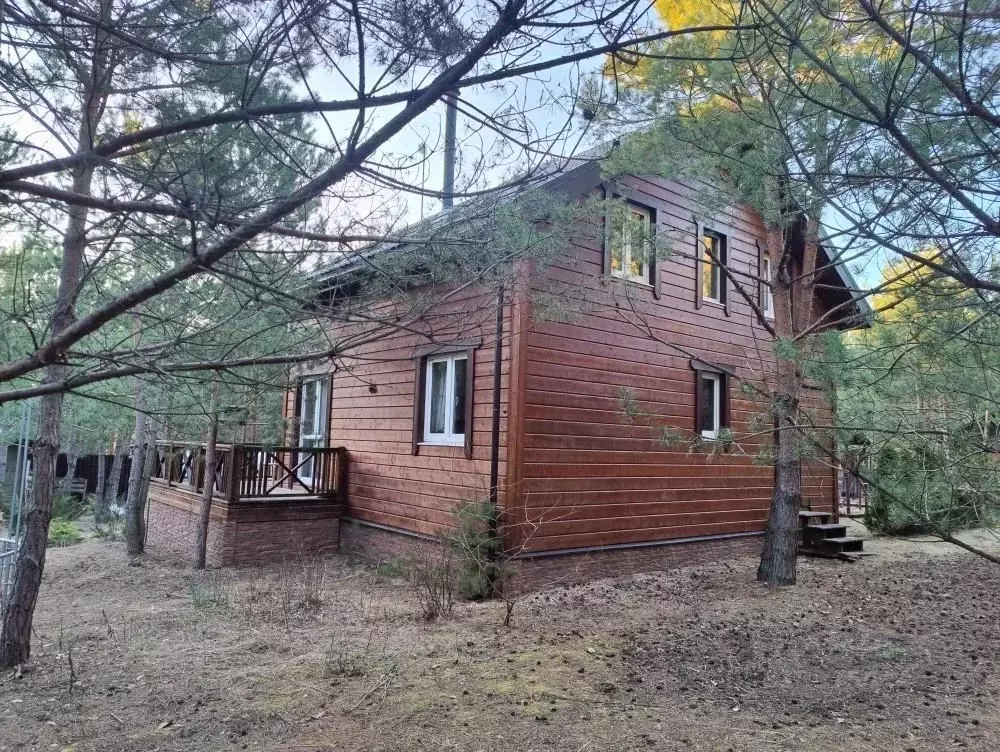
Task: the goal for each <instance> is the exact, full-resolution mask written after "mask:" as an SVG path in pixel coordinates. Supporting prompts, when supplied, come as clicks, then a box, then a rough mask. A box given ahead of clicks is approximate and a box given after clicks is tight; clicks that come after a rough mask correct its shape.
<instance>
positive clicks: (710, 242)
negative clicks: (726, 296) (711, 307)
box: [701, 233, 724, 301]
mask: <svg viewBox="0 0 1000 752" xmlns="http://www.w3.org/2000/svg"><path fill="white" fill-rule="evenodd" d="M702 242H703V243H704V244H705V252H704V255H703V256H702V264H701V275H702V277H701V294H702V297H704V298H707V299H708V300H716V301H718V300H720V296H719V280H720V276H721V273H722V270H721V269H719V266H718V263H721V262H723V261H724V259H723V258H722V255H721V250H722V243H721V242H720V238H719V237H718V236H717V235H709V234H707V233H706V234H705V236H704V237H703V238H702ZM713 257H714V258H715V259H716V260H717V261H713V260H712V259H713ZM717 262H718V263H717Z"/></svg>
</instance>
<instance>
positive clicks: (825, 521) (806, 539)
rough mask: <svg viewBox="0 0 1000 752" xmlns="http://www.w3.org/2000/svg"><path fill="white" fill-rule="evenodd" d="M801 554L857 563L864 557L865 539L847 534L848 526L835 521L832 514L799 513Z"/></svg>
mask: <svg viewBox="0 0 1000 752" xmlns="http://www.w3.org/2000/svg"><path fill="white" fill-rule="evenodd" d="M799 530H800V538H799V553H800V554H803V555H804V556H823V557H826V558H831V559H843V560H845V561H857V560H858V558H860V557H862V556H864V555H865V554H864V550H863V549H864V545H865V542H864V539H863V538H858V537H855V536H853V535H848V534H847V525H842V524H840V523H839V522H834V521H833V514H832V513H830V512H814V511H812V510H811V509H803V510H801V511H800V512H799Z"/></svg>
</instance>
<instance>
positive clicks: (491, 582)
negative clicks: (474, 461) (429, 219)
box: [487, 282, 509, 598]
mask: <svg viewBox="0 0 1000 752" xmlns="http://www.w3.org/2000/svg"><path fill="white" fill-rule="evenodd" d="M503 294H504V286H503V283H502V282H501V283H499V284H498V286H497V302H496V340H495V342H494V343H493V421H492V425H491V426H490V516H489V536H490V540H491V541H492V542H494V543H495V544H498V545H503V544H502V541H501V540H500V524H499V522H500V521H499V516H500V509H499V504H498V500H499V484H500V368H501V365H502V364H501V362H500V360H501V358H502V356H503ZM508 433H509V427H508ZM497 553H498V552H497V551H496V550H495V548H494V547H493V546H491V547H490V560H491V562H493V563H495V562H496V555H497ZM495 581H496V567H495V566H494V567H490V569H489V576H488V577H487V585H488V593H487V595H488V596H489V597H491V598H492V597H493V596H495V595H496V589H495Z"/></svg>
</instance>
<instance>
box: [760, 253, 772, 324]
mask: <svg viewBox="0 0 1000 752" xmlns="http://www.w3.org/2000/svg"><path fill="white" fill-rule="evenodd" d="M760 279H761V285H760V307H761V310H763V311H764V315H765V316H767V317H768V318H774V295H773V294H772V292H771V256H770V254H767V253H765V254H764V255H763V256H761V257H760Z"/></svg>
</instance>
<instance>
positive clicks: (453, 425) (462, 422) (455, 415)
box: [423, 353, 471, 446]
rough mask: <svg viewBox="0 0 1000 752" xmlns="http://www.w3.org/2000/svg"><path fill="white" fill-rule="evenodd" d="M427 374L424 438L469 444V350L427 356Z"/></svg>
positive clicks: (430, 442)
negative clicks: (467, 436)
mask: <svg viewBox="0 0 1000 752" xmlns="http://www.w3.org/2000/svg"><path fill="white" fill-rule="evenodd" d="M425 368H426V371H425V376H424V388H425V392H424V394H423V399H424V410H423V413H424V426H423V429H424V430H423V441H424V442H425V443H427V444H452V445H459V446H460V445H462V444H465V432H466V431H467V430H470V426H467V425H466V421H467V410H466V407H467V401H468V400H469V399H471V395H470V394H468V389H467V385H468V381H469V379H468V368H469V358H468V356H467V355H466V354H465V353H462V354H456V355H446V356H442V357H439V358H427V360H426V365H425Z"/></svg>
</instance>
